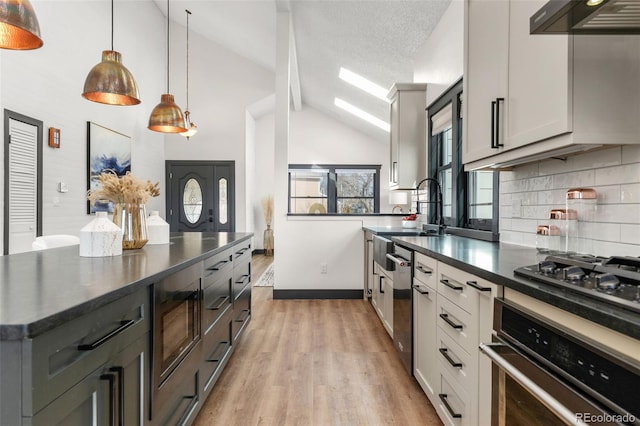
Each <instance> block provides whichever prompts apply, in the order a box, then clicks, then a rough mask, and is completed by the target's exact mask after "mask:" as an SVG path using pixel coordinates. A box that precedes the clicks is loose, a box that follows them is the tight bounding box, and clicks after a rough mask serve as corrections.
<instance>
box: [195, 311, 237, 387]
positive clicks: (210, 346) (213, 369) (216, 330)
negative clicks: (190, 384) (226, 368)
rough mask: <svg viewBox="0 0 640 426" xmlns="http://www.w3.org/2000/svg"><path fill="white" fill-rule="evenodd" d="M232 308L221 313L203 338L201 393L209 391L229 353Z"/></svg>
mask: <svg viewBox="0 0 640 426" xmlns="http://www.w3.org/2000/svg"><path fill="white" fill-rule="evenodd" d="M232 313H233V311H232V310H228V311H226V312H225V313H224V315H222V317H221V318H220V320H219V321H218V322H217V323H216V325H215V327H212V328H211V330H210V331H209V333H208V334H205V336H204V339H203V342H202V343H203V351H202V352H203V355H204V360H203V363H202V367H201V368H200V374H201V376H202V379H201V380H202V383H203V389H202V390H203V395H204V396H205V397H206V394H207V393H208V392H209V391H211V389H212V388H213V385H214V384H215V382H216V381H217V379H218V376H220V373H221V372H222V366H223V365H224V364H225V362H226V360H227V358H228V357H229V354H230V353H231V319H232Z"/></svg>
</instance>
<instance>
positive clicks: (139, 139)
mask: <svg viewBox="0 0 640 426" xmlns="http://www.w3.org/2000/svg"><path fill="white" fill-rule="evenodd" d="M32 3H33V7H34V9H35V10H36V13H37V16H38V20H39V22H40V27H41V30H42V37H43V39H44V46H43V47H42V48H40V49H38V50H33V51H7V50H3V51H1V52H0V57H1V68H0V69H1V71H0V87H1V91H0V93H1V94H2V97H1V98H0V106H1V107H2V108H3V109H9V110H12V111H15V112H18V113H20V114H23V115H26V116H29V117H32V118H35V119H38V120H42V121H43V124H44V134H45V139H46V135H47V132H48V128H49V127H57V128H59V129H60V130H61V148H60V149H52V148H49V147H48V146H47V145H46V143H47V142H46V140H45V141H43V143H44V144H45V146H44V148H43V216H44V220H43V233H44V234H55V233H68V234H78V232H79V230H80V228H81V227H82V226H84V224H86V223H87V222H89V221H90V217H89V216H87V214H86V198H85V195H86V194H85V193H86V185H87V168H86V146H87V141H86V122H87V121H93V122H96V123H98V124H100V125H103V126H105V127H108V128H111V129H114V130H116V131H118V132H120V133H123V134H126V135H129V136H131V137H132V140H133V143H132V171H133V173H135V174H136V175H138V176H139V177H141V178H145V179H150V180H152V181H160V183H161V188H164V144H163V136H162V135H161V134H159V133H155V132H151V131H149V130H147V128H146V127H147V120H148V117H149V114H150V113H151V110H152V108H153V107H154V106H155V104H156V103H157V101H158V100H159V97H160V93H161V91H162V90H163V87H164V81H165V74H166V73H165V72H163V69H164V67H165V65H164V63H165V62H164V61H165V55H164V52H165V42H164V40H165V38H164V36H163V34H165V31H164V19H163V17H162V15H161V13H160V11H159V10H158V8H157V7H156V6H155V5H154V4H153V3H152V2H138V1H131V2H116V7H115V36H114V47H115V49H116V50H117V51H119V52H120V53H122V58H123V63H124V65H125V66H126V67H127V68H128V69H129V70H130V71H131V72H132V73H133V75H134V77H135V78H136V81H137V83H138V86H139V89H140V96H141V98H142V103H141V104H140V105H138V106H130V107H116V106H107V105H101V104H96V103H93V102H89V101H87V100H85V99H84V98H82V97H81V95H80V94H81V92H82V88H83V85H84V80H85V77H86V76H87V73H88V72H89V70H90V69H91V68H92V67H93V66H94V65H96V64H97V63H98V62H100V59H101V53H102V50H107V49H110V34H111V27H110V25H111V20H110V10H111V9H110V3H109V2H106V1H91V2H78V1H56V2H51V1H33V2H32ZM0 151H2V152H1V153H0V156H3V155H4V154H3V150H0ZM3 161H4V160H3V159H2V163H0V164H3ZM59 181H64V182H66V183H67V184H68V185H69V192H67V193H59V192H57V191H56V185H57V183H58V182H59ZM0 185H1V186H0V191H4V182H1V184H0ZM0 200H2V197H0ZM54 201H57V204H58V205H54V204H56V203H54ZM0 202H1V201H0ZM148 207H149V209H151V210H160V212H161V213H162V214H164V198H163V196H162V195H161V197H158V198H157V199H152V200H151V201H150V202H149V204H148ZM2 220H3V217H2V215H0V221H2ZM1 226H2V223H0V229H1Z"/></svg>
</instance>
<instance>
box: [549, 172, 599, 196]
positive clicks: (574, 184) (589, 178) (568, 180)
mask: <svg viewBox="0 0 640 426" xmlns="http://www.w3.org/2000/svg"><path fill="white" fill-rule="evenodd" d="M594 182H595V171H594V170H583V171H579V172H572V173H562V174H558V175H554V176H553V180H552V185H551V187H552V188H553V189H564V190H565V191H566V190H568V189H570V188H580V187H585V186H586V187H590V186H593V184H594Z"/></svg>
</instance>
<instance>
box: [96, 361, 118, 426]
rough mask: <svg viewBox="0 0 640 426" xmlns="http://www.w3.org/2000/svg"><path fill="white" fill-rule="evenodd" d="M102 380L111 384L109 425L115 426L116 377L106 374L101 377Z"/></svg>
mask: <svg viewBox="0 0 640 426" xmlns="http://www.w3.org/2000/svg"><path fill="white" fill-rule="evenodd" d="M100 380H107V381H108V382H109V425H111V426H113V425H115V422H116V375H115V374H113V373H105V374H102V375H101V376H100Z"/></svg>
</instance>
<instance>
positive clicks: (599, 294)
mask: <svg viewBox="0 0 640 426" xmlns="http://www.w3.org/2000/svg"><path fill="white" fill-rule="evenodd" d="M514 273H515V274H516V275H519V276H522V277H526V278H529V279H532V280H534V281H539V282H543V283H546V284H551V285H555V286H558V287H563V288H566V289H569V290H571V291H575V292H578V293H581V294H584V295H587V296H589V297H592V298H595V299H598V300H601V301H603V302H606V303H609V304H614V305H618V306H621V307H623V308H625V309H628V310H631V311H633V312H637V313H640V258H637V257H624V256H614V257H609V258H602V257H596V256H585V255H569V254H559V255H552V256H548V257H547V258H546V259H545V260H544V261H542V262H540V263H538V264H537V265H530V266H523V267H520V268H517V269H516V270H515V271H514Z"/></svg>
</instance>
